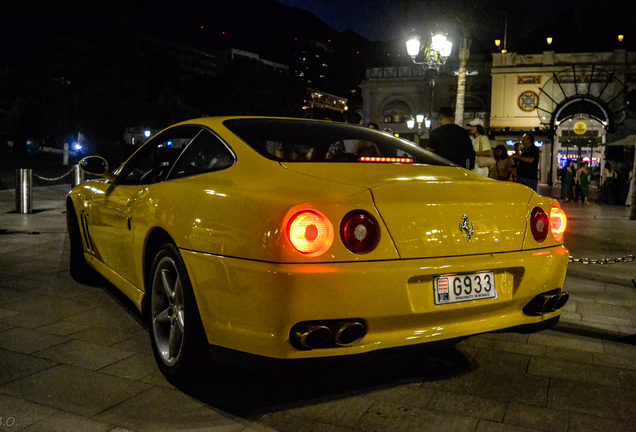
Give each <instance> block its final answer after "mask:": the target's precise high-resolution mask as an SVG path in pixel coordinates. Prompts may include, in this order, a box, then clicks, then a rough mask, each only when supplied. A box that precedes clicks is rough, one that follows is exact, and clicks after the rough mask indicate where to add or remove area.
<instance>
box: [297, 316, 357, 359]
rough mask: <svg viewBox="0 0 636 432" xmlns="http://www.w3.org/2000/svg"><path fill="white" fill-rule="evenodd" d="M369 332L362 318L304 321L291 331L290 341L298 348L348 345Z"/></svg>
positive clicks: (308, 348)
mask: <svg viewBox="0 0 636 432" xmlns="http://www.w3.org/2000/svg"><path fill="white" fill-rule="evenodd" d="M366 333H367V326H366V324H365V321H364V319H362V318H342V319H333V320H319V321H318V320H317V321H303V322H299V323H296V324H295V325H293V326H292V328H291V329H290V331H289V342H290V343H291V344H292V346H293V347H294V348H296V349H298V350H303V351H305V350H312V349H317V348H324V349H326V348H338V347H347V346H351V345H352V344H354V343H356V342H358V341H359V340H360V339H362V338H363V337H364V336H365V335H366Z"/></svg>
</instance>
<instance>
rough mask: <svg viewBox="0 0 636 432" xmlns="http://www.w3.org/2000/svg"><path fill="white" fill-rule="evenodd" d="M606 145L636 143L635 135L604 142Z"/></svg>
mask: <svg viewBox="0 0 636 432" xmlns="http://www.w3.org/2000/svg"><path fill="white" fill-rule="evenodd" d="M605 145H606V146H630V145H632V146H633V145H636V135H630V136H628V137H626V138H623V139H620V140H618V141H614V142H611V143H607V144H605Z"/></svg>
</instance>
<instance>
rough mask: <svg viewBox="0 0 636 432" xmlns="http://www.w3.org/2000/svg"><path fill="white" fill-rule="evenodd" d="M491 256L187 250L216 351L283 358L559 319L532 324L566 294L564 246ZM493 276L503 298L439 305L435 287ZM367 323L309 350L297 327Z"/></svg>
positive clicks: (346, 351) (409, 342)
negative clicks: (290, 255)
mask: <svg viewBox="0 0 636 432" xmlns="http://www.w3.org/2000/svg"><path fill="white" fill-rule="evenodd" d="M543 251H544V253H543V254H541V255H535V254H536V252H533V251H521V252H511V253H505V254H492V255H488V256H481V255H478V256H473V257H455V258H430V259H415V260H396V261H379V262H354V263H336V264H273V263H263V262H256V261H249V260H236V259H232V258H227V257H220V256H214V255H208V254H201V253H196V252H189V251H185V252H184V253H183V257H184V260H185V262H186V265H187V267H188V273H189V274H190V275H191V279H192V283H193V286H194V287H196V288H195V289H196V296H197V300H198V302H199V309H200V310H201V316H202V317H203V324H204V326H205V329H206V334H207V335H208V341H209V342H210V343H211V344H215V345H220V346H223V347H226V348H231V349H235V350H240V351H247V352H250V353H252V354H259V355H263V356H267V357H274V358H283V359H284V358H306V357H317V356H321V357H322V356H335V355H346V354H358V353H363V352H368V351H373V350H377V349H383V348H392V347H398V346H407V345H415V344H420V343H424V342H432V341H438V340H444V339H451V338H458V337H463V336H468V335H472V334H479V333H486V332H491V331H495V330H500V329H505V328H510V327H513V326H519V325H524V324H533V323H534V324H536V323H540V322H541V321H545V320H548V319H551V318H554V317H555V316H558V315H559V312H553V313H550V314H546V315H543V316H536V317H531V316H528V315H524V314H523V312H522V311H521V309H522V308H523V306H524V305H525V304H527V303H528V302H529V301H530V300H531V299H532V298H533V297H535V296H536V295H538V294H540V293H542V292H545V291H549V290H552V289H556V288H560V287H562V286H563V281H564V279H565V270H566V268H567V262H568V259H569V254H568V251H567V250H566V249H565V248H563V247H562V246H555V247H552V248H548V249H544V250H543ZM483 269H489V270H492V271H494V272H495V286H496V289H497V298H496V299H483V300H474V301H468V302H462V303H453V304H445V305H436V304H435V303H434V298H433V297H434V290H433V278H434V277H436V276H441V275H445V274H463V273H471V272H476V271H481V270H483ZM350 318H363V319H364V320H365V322H366V324H367V326H368V333H367V334H366V335H365V337H364V338H363V339H362V341H361V342H360V343H359V344H356V345H355V346H351V347H337V348H328V349H320V350H311V351H299V350H297V349H295V348H293V347H292V345H291V344H290V343H289V333H290V330H291V327H292V324H294V323H298V322H303V321H311V320H314V321H318V320H330V319H350Z"/></svg>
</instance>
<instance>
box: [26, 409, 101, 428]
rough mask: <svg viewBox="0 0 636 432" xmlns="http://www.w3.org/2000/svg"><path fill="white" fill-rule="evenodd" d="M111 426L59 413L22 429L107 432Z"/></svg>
mask: <svg viewBox="0 0 636 432" xmlns="http://www.w3.org/2000/svg"><path fill="white" fill-rule="evenodd" d="M112 429H113V425H109V424H106V423H102V422H98V421H95V420H92V419H89V418H86V417H82V416H78V415H76V414H71V413H66V412H59V413H57V414H54V415H52V416H51V417H48V418H46V419H44V420H40V421H39V422H37V423H35V424H33V425H31V426H29V427H28V428H26V429H24V432H51V431H54V432H87V431H90V432H107V431H111V430H112Z"/></svg>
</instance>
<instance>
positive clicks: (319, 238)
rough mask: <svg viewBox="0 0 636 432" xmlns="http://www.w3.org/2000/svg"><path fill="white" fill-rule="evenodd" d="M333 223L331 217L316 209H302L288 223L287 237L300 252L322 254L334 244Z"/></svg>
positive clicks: (311, 254) (312, 254)
mask: <svg viewBox="0 0 636 432" xmlns="http://www.w3.org/2000/svg"><path fill="white" fill-rule="evenodd" d="M333 238H334V233H333V225H332V224H331V221H329V218H327V216H325V215H324V214H322V213H320V212H318V211H315V210H303V211H300V212H298V213H296V214H294V216H292V217H291V219H289V222H288V223H287V239H288V240H289V243H290V244H291V245H292V246H293V247H294V249H296V250H297V251H298V252H300V253H302V254H304V255H307V256H312V257H314V256H320V255H322V254H324V253H325V252H327V251H328V250H329V248H330V247H331V245H332V244H333Z"/></svg>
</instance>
